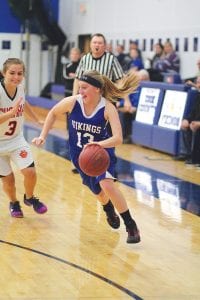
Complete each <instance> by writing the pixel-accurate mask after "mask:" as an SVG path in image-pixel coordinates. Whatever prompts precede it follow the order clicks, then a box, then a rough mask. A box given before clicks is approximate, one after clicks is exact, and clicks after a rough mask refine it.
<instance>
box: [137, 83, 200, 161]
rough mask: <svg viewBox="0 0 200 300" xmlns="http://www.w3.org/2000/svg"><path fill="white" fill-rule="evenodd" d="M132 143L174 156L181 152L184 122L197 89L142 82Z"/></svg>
mask: <svg viewBox="0 0 200 300" xmlns="http://www.w3.org/2000/svg"><path fill="white" fill-rule="evenodd" d="M141 86H142V89H141V93H140V98H139V104H138V109H137V113H136V118H135V120H134V121H133V124H132V142H133V143H135V144H139V145H142V146H146V147H148V148H151V149H155V150H159V151H162V152H165V153H169V154H172V155H175V156H176V155H178V154H179V136H180V125H181V121H182V119H183V117H184V116H185V115H186V114H187V112H188V111H189V110H190V107H191V105H192V102H193V99H194V96H195V94H196V91H195V90H193V89H191V88H190V87H188V86H187V85H185V84H167V83H163V82H152V81H148V82H147V81H146V82H142V83H141Z"/></svg>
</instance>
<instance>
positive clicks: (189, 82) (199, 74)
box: [184, 59, 200, 85]
mask: <svg viewBox="0 0 200 300" xmlns="http://www.w3.org/2000/svg"><path fill="white" fill-rule="evenodd" d="M197 67H198V70H197V72H196V74H195V76H194V77H190V78H187V79H185V80H184V82H185V83H186V84H189V85H193V83H195V81H196V80H197V77H199V76H200V59H198V60H197Z"/></svg>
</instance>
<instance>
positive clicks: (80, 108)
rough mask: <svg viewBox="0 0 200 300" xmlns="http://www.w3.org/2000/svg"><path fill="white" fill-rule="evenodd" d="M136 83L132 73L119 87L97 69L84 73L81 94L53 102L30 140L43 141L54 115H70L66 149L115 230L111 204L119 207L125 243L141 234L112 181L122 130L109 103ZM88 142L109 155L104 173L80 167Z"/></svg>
mask: <svg viewBox="0 0 200 300" xmlns="http://www.w3.org/2000/svg"><path fill="white" fill-rule="evenodd" d="M137 85H138V78H137V77H136V75H134V74H133V73H132V75H131V74H130V75H129V76H127V77H125V78H124V81H123V82H122V85H121V88H117V86H116V85H115V84H114V83H113V82H112V81H111V80H110V79H109V78H108V77H106V76H104V75H101V74H100V73H99V72H97V71H88V72H85V73H84V74H83V76H82V77H81V78H80V80H79V92H80V95H75V96H71V97H67V98H64V99H63V100H61V101H60V102H59V103H58V104H57V105H55V106H54V107H53V108H52V110H51V111H50V112H49V113H48V116H47V118H46V120H45V124H44V127H43V129H42V132H41V134H40V136H39V137H38V138H35V139H33V143H35V144H36V145H38V146H39V145H41V144H43V143H44V141H45V138H46V136H47V134H48V132H49V130H50V129H51V128H52V125H53V123H54V121H55V120H56V117H59V116H60V114H64V113H67V114H68V115H69V120H68V121H69V148H70V153H71V158H72V161H73V163H74V164H75V166H76V168H77V170H78V171H79V173H80V176H81V178H82V182H83V184H85V185H87V186H88V188H89V189H90V190H91V191H92V192H93V194H94V195H96V197H97V199H98V200H99V201H100V202H101V204H102V206H103V210H104V211H105V213H106V217H107V221H108V223H109V225H110V226H111V227H112V228H115V229H117V228H118V227H119V226H120V218H119V216H118V215H117V214H116V212H115V209H114V206H115V208H116V209H117V210H118V212H119V214H120V216H121V217H122V219H123V221H124V224H125V226H126V230H127V232H128V238H127V243H138V242H139V241H140V234H139V230H138V228H137V225H136V223H135V221H134V219H133V218H132V217H131V214H130V211H129V209H128V206H127V203H126V200H125V198H124V196H123V195H122V193H121V192H120V190H119V189H118V187H117V186H116V184H115V183H114V181H115V178H114V176H113V175H114V164H115V155H114V147H115V146H116V145H118V144H120V143H122V129H121V124H120V120H119V115H118V112H117V109H116V107H115V106H114V105H113V103H112V102H113V101H114V99H117V98H123V97H124V96H126V95H127V94H129V93H130V92H133V90H135V88H136V87H137ZM88 143H97V144H99V145H101V146H102V147H104V148H106V150H107V151H108V153H109V155H110V158H111V160H110V161H111V163H110V165H109V167H108V169H107V172H105V173H104V174H102V175H101V176H97V177H91V176H87V175H86V174H84V172H83V171H81V169H80V167H79V164H78V157H79V154H80V152H81V150H82V148H83V147H87V144H88Z"/></svg>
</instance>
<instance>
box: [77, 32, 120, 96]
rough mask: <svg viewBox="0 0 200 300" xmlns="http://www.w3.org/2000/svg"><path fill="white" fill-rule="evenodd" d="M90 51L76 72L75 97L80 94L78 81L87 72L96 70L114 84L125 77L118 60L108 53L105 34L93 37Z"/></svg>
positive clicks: (96, 34) (82, 59) (97, 34)
mask: <svg viewBox="0 0 200 300" xmlns="http://www.w3.org/2000/svg"><path fill="white" fill-rule="evenodd" d="M90 49H91V52H89V53H87V54H85V55H84V56H83V57H82V58H81V60H80V63H79V65H78V68H77V70H76V79H75V80H74V86H73V95H77V94H78V79H80V78H81V75H82V74H83V73H84V72H85V71H89V70H96V71H98V72H99V73H100V74H102V75H106V76H107V77H108V78H109V79H110V80H111V81H113V82H117V81H118V80H120V79H121V78H122V77H123V76H124V74H123V70H122V68H121V66H120V64H119V62H118V60H117V58H116V57H115V56H114V55H113V54H112V53H110V52H107V51H106V39H105V37H104V35H103V34H101V33H95V34H94V35H93V36H92V37H91V41H90Z"/></svg>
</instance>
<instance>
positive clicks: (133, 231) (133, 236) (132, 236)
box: [126, 221, 140, 244]
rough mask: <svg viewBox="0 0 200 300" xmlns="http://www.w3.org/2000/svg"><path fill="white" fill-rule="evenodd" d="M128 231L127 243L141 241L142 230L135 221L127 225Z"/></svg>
mask: <svg viewBox="0 0 200 300" xmlns="http://www.w3.org/2000/svg"><path fill="white" fill-rule="evenodd" d="M126 231H127V232H128V237H127V240H126V242H127V243H129V244H136V243H139V242H140V232H139V230H138V228H137V225H136V223H135V222H134V221H133V222H131V223H130V225H128V226H126Z"/></svg>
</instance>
